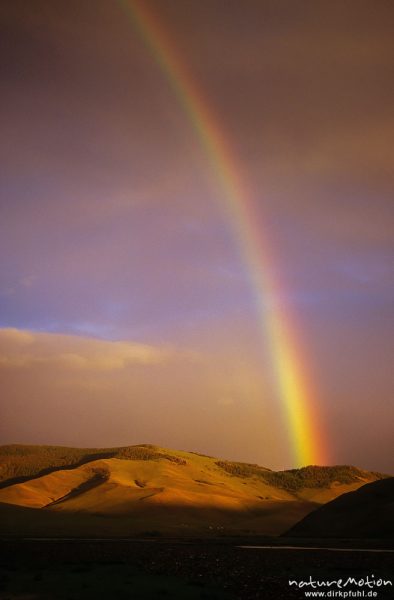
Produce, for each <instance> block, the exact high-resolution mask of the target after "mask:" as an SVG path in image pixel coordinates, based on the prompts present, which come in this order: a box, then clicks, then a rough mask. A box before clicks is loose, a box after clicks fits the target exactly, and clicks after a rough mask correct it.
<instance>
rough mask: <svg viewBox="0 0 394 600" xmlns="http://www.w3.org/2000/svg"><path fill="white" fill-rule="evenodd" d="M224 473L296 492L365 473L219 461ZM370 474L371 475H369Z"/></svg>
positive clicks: (354, 478) (342, 467) (349, 469)
mask: <svg viewBox="0 0 394 600" xmlns="http://www.w3.org/2000/svg"><path fill="white" fill-rule="evenodd" d="M215 464H216V465H217V466H218V467H219V468H221V469H222V470H223V471H225V472H226V473H229V474H230V475H233V476H235V477H242V478H247V477H257V478H259V479H263V480H264V481H265V482H266V483H268V484H269V485H272V486H274V487H279V488H282V489H284V490H288V491H291V492H296V491H297V490H300V489H303V488H323V487H327V486H330V485H331V484H332V483H334V482H337V483H340V484H351V483H353V482H356V481H360V480H362V479H363V478H364V476H365V473H364V472H363V471H362V470H361V469H357V468H356V467H351V466H348V465H339V466H334V467H318V466H313V465H311V466H308V467H302V468H301V469H289V470H288V471H270V470H269V469H265V468H263V467H260V466H259V465H253V464H248V463H239V462H231V461H224V460H220V461H217V462H216V463H215ZM369 474H371V473H369ZM372 475H374V476H375V477H376V479H384V478H385V477H387V476H386V475H382V474H381V473H372Z"/></svg>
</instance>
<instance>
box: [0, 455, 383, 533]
mask: <svg viewBox="0 0 394 600" xmlns="http://www.w3.org/2000/svg"><path fill="white" fill-rule="evenodd" d="M383 477H385V476H384V475H381V474H379V473H372V472H368V471H362V470H360V469H357V468H355V467H349V466H337V467H316V466H310V467H305V468H302V469H293V470H288V471H277V472H275V471H271V470H270V469H267V468H264V467H260V466H258V465H252V464H247V463H239V462H231V461H224V460H219V459H217V458H214V457H210V456H205V455H201V454H197V453H193V452H182V451H174V450H169V449H164V448H160V447H158V446H152V445H139V446H128V447H122V448H107V449H105V448H101V449H100V448H95V449H92V448H89V449H78V448H64V447H57V446H18V445H14V446H2V447H0V481H1V484H0V487H1V489H0V503H1V504H0V534H3V535H13V534H14V535H17V534H21V535H75V536H91V535H94V536H100V535H114V536H133V535H159V534H166V535H190V536H191V535H218V534H219V535H226V534H228V535H233V534H239V535H250V534H260V535H278V534H280V533H282V532H284V531H286V530H287V529H289V527H291V526H292V525H294V524H295V523H296V522H297V521H299V520H300V519H302V518H303V517H305V516H306V515H307V514H308V513H310V512H311V511H313V510H315V509H316V508H317V507H318V506H319V505H321V504H322V503H325V502H328V501H330V500H332V499H333V498H336V497H337V496H339V495H340V494H343V493H345V492H349V491H351V490H355V489H357V488H359V487H360V486H363V485H364V484H366V483H369V482H371V481H376V480H378V479H381V478H383Z"/></svg>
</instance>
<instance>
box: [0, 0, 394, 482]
mask: <svg viewBox="0 0 394 600" xmlns="http://www.w3.org/2000/svg"><path fill="white" fill-rule="evenodd" d="M147 4H148V5H149V6H150V7H151V10H152V11H154V12H155V13H156V14H157V16H158V19H159V20H160V22H161V23H162V25H163V27H164V28H165V29H166V30H167V32H168V34H169V35H170V36H171V38H172V39H173V42H174V45H175V46H176V47H177V48H178V49H179V52H180V53H181V55H182V57H183V60H184V62H185V64H187V65H188V67H189V69H190V74H191V75H192V77H193V78H194V80H195V81H196V82H197V83H198V85H199V87H200V89H201V90H202V91H203V93H204V96H205V98H206V100H207V102H208V103H209V105H210V106H211V108H212V110H213V111H214V112H215V113H216V114H217V115H220V123H221V126H222V127H223V129H224V131H225V132H226V136H227V138H228V140H229V141H231V144H232V146H233V150H234V152H235V154H236V155H237V156H238V157H239V164H240V168H242V169H243V172H244V175H245V177H246V179H247V182H248V185H249V187H250V189H251V190H252V195H253V202H254V205H255V215H256V220H257V221H258V222H259V224H260V223H261V228H262V231H264V233H265V235H268V237H269V239H270V242H271V245H272V247H273V249H274V254H275V256H276V258H275V268H276V270H277V272H278V273H279V275H280V277H281V279H282V281H283V282H284V286H285V290H286V298H285V300H286V303H287V304H288V306H289V309H291V311H292V313H293V314H294V315H295V318H296V320H297V330H298V331H299V332H300V336H301V338H302V339H301V340H300V342H301V344H302V346H303V348H304V349H305V350H304V354H305V357H304V360H305V361H306V362H307V366H308V369H309V370H310V371H311V373H312V375H313V377H314V380H315V384H316V389H317V393H318V402H319V406H320V413H321V418H322V419H323V420H324V424H325V429H326V434H327V437H328V440H329V449H330V462H331V463H351V464H356V465H358V466H360V467H365V468H373V469H376V470H386V471H390V470H391V472H392V471H393V469H394V464H393V461H392V452H390V448H391V439H392V433H393V432H392V426H391V424H392V423H393V422H394V408H393V403H392V389H393V375H392V366H391V363H392V360H391V357H392V353H393V351H392V350H393V349H392V341H393V333H394V332H393V325H392V324H393V306H394V303H393V296H394V294H393V291H394V290H393V283H392V282H393V273H392V264H393V262H392V256H393V243H392V239H393V234H392V232H393V225H394V223H393V221H394V209H393V206H394V205H393V200H392V197H393V188H394V177H393V169H392V156H393V141H394V116H393V111H392V107H393V105H394V84H393V77H392V74H393V66H394V48H393V46H394V42H393V36H392V26H393V18H394V8H393V5H392V4H391V3H389V2H386V1H384V0H374V1H373V2H372V0H370V1H363V0H354V1H353V0H349V1H347V2H338V1H335V0H334V1H332V2H327V1H326V0H323V1H319V0H314V1H306V0H300V1H299V2H293V1H292V0H283V1H282V0H280V1H273V0H272V1H268V0H256V1H255V0H245V1H244V2H239V1H238V0H160V1H159V0H152V1H150V0H149V2H147ZM0 22H1V31H0V44H1V52H0V57H1V58H0V61H1V94H0V104H1V111H0V120H1V131H2V136H1V140H0V153H1V180H0V181H1V183H0V211H1V213H0V217H1V218H0V328H2V329H1V330H0V379H1V382H2V384H1V385H2V391H1V398H2V400H1V413H2V417H3V418H2V420H1V425H0V435H1V442H2V443H10V442H20V443H56V444H69V445H76V446H86V445H96V446H106V445H123V444H132V443H143V442H149V443H158V444H162V445H167V446H169V447H174V448H182V449H186V450H187V449H191V450H198V451H201V452H206V453H208V454H217V455H220V456H224V457H228V458H235V459H240V460H248V461H251V462H259V463H260V464H263V465H265V466H268V467H288V466H292V464H293V462H292V461H293V457H292V455H291V451H290V450H289V446H288V430H287V429H288V424H287V423H286V419H285V418H284V415H283V411H282V408H281V406H280V402H279V399H278V395H277V391H276V389H275V386H274V384H273V375H272V365H271V360H272V357H270V355H269V347H268V344H267V343H266V341H264V340H263V343H262V342H261V339H260V335H259V331H258V327H257V314H256V308H255V296H254V290H253V286H252V284H251V281H250V276H249V273H248V269H247V266H246V265H245V264H244V262H243V259H242V257H241V256H240V253H239V242H238V240H236V239H234V234H233V230H232V227H231V223H229V221H228V219H227V217H226V215H225V214H224V212H223V210H222V209H221V206H222V202H221V201H220V199H218V197H217V195H218V193H219V192H218V188H217V187H216V186H214V185H212V176H211V170H210V169H211V167H210V164H209V161H208V159H207V157H206V156H205V155H204V152H203V150H202V149H201V147H200V145H199V142H198V140H197V138H196V135H195V133H194V131H193V128H192V126H191V124H190V122H189V120H188V117H187V116H186V115H185V113H184V112H183V110H182V108H181V106H180V105H179V102H178V101H177V99H176V98H175V96H174V94H173V91H172V89H171V86H170V85H169V83H168V81H167V80H166V78H165V77H164V75H163V73H162V72H161V70H160V68H159V67H158V65H157V64H156V63H155V60H154V58H153V57H152V56H151V54H150V53H149V51H148V49H147V48H146V46H144V44H143V42H142V41H141V39H140V38H139V36H138V35H137V33H136V31H135V30H134V29H133V26H132V24H131V22H130V20H128V19H127V17H126V14H125V12H124V10H123V8H122V3H120V2H107V1H104V0H86V1H84V2H80V1H79V0H46V1H44V0H35V2H25V1H23V0H3V1H2V2H1V5H0Z"/></svg>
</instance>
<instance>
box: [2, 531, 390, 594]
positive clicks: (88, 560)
mask: <svg viewBox="0 0 394 600" xmlns="http://www.w3.org/2000/svg"><path fill="white" fill-rule="evenodd" d="M240 543H241V544H245V545H247V543H248V542H247V540H244V541H243V542H240V541H238V542H235V541H230V540H229V541H226V542H223V541H183V542H179V541H178V542H177V541H164V540H152V541H148V540H115V541H114V540H3V541H1V542H0V600H39V599H46V600H49V599H59V600H74V599H75V600H77V599H78V600H79V599H85V598H86V599H89V600H90V599H92V600H93V599H97V600H100V599H110V600H112V599H113V600H118V599H119V600H123V599H130V600H140V599H141V600H143V599H149V598H152V599H153V598H163V599H166V598H167V599H169V600H173V599H182V600H188V599H189V598H190V599H191V600H192V599H206V600H208V599H211V600H214V599H217V600H220V599H223V600H225V599H228V600H231V599H233V600H234V599H240V600H249V599H261V600H282V599H283V600H285V599H290V600H291V599H293V598H294V599H297V598H298V599H301V598H305V597H307V596H305V591H307V592H308V591H311V587H305V588H304V589H302V590H300V589H295V588H294V587H289V583H288V581H289V579H296V580H304V581H308V580H309V578H310V577H312V579H314V580H320V581H322V580H326V581H327V580H328V581H332V580H338V579H342V580H344V581H345V580H346V579H347V578H348V577H354V578H355V579H357V580H360V579H362V578H364V579H365V578H366V577H367V576H369V578H370V579H371V578H372V577H374V578H375V580H377V579H378V578H382V579H386V580H391V581H393V579H394V576H393V575H394V568H393V567H394V554H393V553H392V552H390V551H389V550H388V549H386V550H384V551H382V552H371V551H370V550H361V551H360V550H354V551H352V550H350V551H349V542H347V543H340V542H336V543H335V542H332V543H331V546H333V547H338V546H339V547H341V546H342V550H335V551H333V550H328V549H307V550H306V549H298V550H297V549H289V548H285V547H279V546H276V547H273V548H257V547H254V548H241V547H239V544H240ZM249 543H250V541H249ZM254 543H256V542H254ZM266 543H267V542H265V544H264V545H266ZM277 543H278V542H276V544H277ZM281 543H282V544H286V545H291V540H282V541H281ZM298 544H299V541H298ZM315 545H316V544H315ZM369 546H370V549H371V547H373V544H371V543H369ZM346 547H347V550H346V551H344V550H345V548H346ZM325 589H326V591H327V588H325ZM328 589H330V590H337V589H338V588H337V587H335V586H334V587H330V588H328ZM346 589H347V591H350V590H352V591H357V590H358V591H360V590H364V594H365V595H364V596H360V595H359V596H350V595H348V596H342V597H345V598H351V597H365V598H368V597H375V598H378V599H379V600H386V599H389V598H393V597H394V591H393V590H394V588H393V587H391V586H386V587H385V588H382V587H374V588H373V590H372V591H374V592H376V593H377V595H376V596H371V595H370V596H368V595H367V594H368V592H370V591H371V589H370V588H367V587H365V586H363V587H361V588H358V587H357V586H350V587H347V588H346ZM320 597H322V596H320ZM326 597H327V598H330V597H336V598H338V597H341V596H338V595H337V596H334V595H331V596H326Z"/></svg>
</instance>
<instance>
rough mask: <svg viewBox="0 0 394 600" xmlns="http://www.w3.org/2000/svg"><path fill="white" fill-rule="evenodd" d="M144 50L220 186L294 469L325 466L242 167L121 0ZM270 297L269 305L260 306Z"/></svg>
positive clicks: (176, 68) (158, 42) (306, 385)
mask: <svg viewBox="0 0 394 600" xmlns="http://www.w3.org/2000/svg"><path fill="white" fill-rule="evenodd" d="M120 3H121V5H122V7H123V8H124V10H125V12H126V14H127V15H128V17H129V18H130V19H131V21H132V23H133V26H134V28H135V29H136V30H137V31H138V33H139V35H140V36H141V38H142V40H143V42H144V43H145V45H146V47H147V48H148V49H149V51H150V52H151V53H152V55H153V57H154V59H155V61H156V62H157V64H158V66H159V68H160V70H161V72H162V74H163V75H164V76H165V77H166V79H167V81H168V82H169V84H170V86H171V87H172V90H173V92H174V94H175V96H176V98H177V100H178V102H179V104H180V105H181V106H182V108H183V110H184V111H185V113H186V115H187V117H188V119H189V121H190V123H191V125H192V126H193V129H194V131H195V133H196V134H197V137H198V139H199V141H200V143H201V146H202V148H203V150H204V152H205V154H206V156H207V158H208V160H209V163H210V165H211V167H212V169H213V172H214V176H215V180H216V181H217V182H218V183H219V184H220V188H221V190H222V197H223V202H224V210H225V211H226V212H227V213H229V215H230V220H231V223H232V226H233V229H234V231H235V235H236V238H237V239H238V241H239V245H240V247H241V252H242V254H243V257H244V260H245V262H246V264H247V265H248V267H249V271H250V276H251V279H252V282H253V285H254V289H255V292H256V296H257V306H258V312H259V315H258V316H259V322H260V326H261V328H262V332H263V335H264V337H265V338H266V339H268V341H269V345H270V350H271V354H272V357H273V362H274V365H275V375H276V380H277V385H278V391H279V395H280V398H281V400H282V405H283V410H284V413H285V419H286V421H287V427H288V429H289V435H290V440H289V443H290V445H291V453H292V456H293V459H294V462H295V463H296V466H303V465H307V464H316V463H320V464H322V463H325V462H326V460H327V457H326V453H325V444H324V435H323V430H322V427H321V425H320V424H319V419H318V414H317V410H316V402H315V396H316V395H315V393H314V392H313V387H312V385H311V378H310V376H309V374H307V373H306V372H305V368H304V365H305V363H306V362H307V361H306V360H305V359H304V357H303V356H302V354H303V353H302V352H301V351H300V349H299V346H297V343H296V339H297V337H298V336H296V335H295V327H294V320H293V318H290V315H289V311H288V309H286V310H285V309H284V308H283V305H282V303H281V298H283V292H282V293H281V291H282V288H281V286H280V285H279V283H278V281H277V279H276V276H275V272H274V269H273V268H272V265H274V260H273V258H272V257H271V254H270V251H269V248H268V247H267V241H266V240H265V239H264V237H263V234H262V231H261V230H260V228H258V227H257V225H256V222H257V219H256V218H255V214H254V207H253V203H252V198H251V195H250V194H249V193H248V188H247V185H246V182H245V181H244V180H243V178H242V174H241V168H240V167H239V165H238V164H237V161H236V160H235V157H234V155H233V153H232V151H231V144H230V143H229V142H228V141H227V139H226V138H225V136H224V134H223V131H222V129H221V128H220V126H219V122H218V119H217V118H216V116H215V115H214V114H213V112H212V110H211V108H210V107H209V105H208V104H207V102H206V100H205V99H204V97H203V95H202V94H201V91H200V90H199V88H198V86H197V84H196V82H195V81H194V79H193V78H192V76H191V74H190V72H189V71H188V69H187V68H186V66H185V65H184V64H183V62H182V59H181V57H180V55H179V52H177V49H176V47H175V46H174V44H173V42H172V41H171V39H170V36H169V35H168V32H167V31H166V29H165V28H164V27H163V26H162V24H161V23H160V21H159V20H158V18H157V16H156V15H155V14H154V13H153V11H152V10H151V9H149V7H148V6H147V3H146V2H142V1H141V0H120ZM265 298H269V300H270V307H269V308H267V306H265V305H264V299H265Z"/></svg>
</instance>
